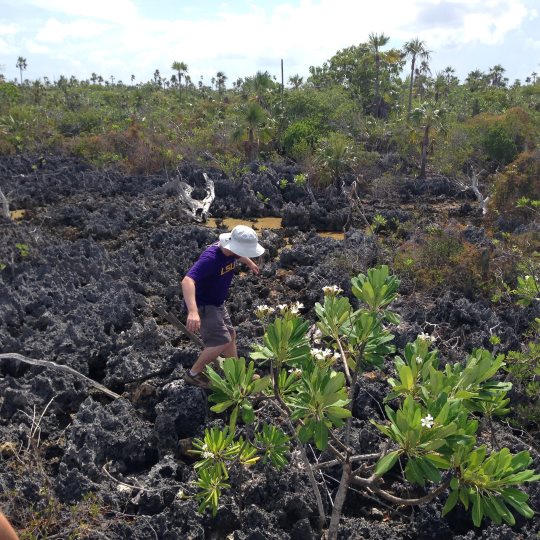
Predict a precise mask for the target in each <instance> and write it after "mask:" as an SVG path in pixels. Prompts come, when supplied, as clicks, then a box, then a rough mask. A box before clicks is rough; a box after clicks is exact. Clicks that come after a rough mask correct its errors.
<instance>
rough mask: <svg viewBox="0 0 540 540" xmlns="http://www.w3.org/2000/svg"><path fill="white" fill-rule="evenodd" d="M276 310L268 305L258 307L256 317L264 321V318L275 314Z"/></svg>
mask: <svg viewBox="0 0 540 540" xmlns="http://www.w3.org/2000/svg"><path fill="white" fill-rule="evenodd" d="M274 311H275V309H274V308H273V307H270V306H267V305H266V304H261V305H260V306H257V307H256V308H255V315H256V316H257V317H258V318H259V319H263V318H264V317H267V316H268V315H271V314H272V313H274Z"/></svg>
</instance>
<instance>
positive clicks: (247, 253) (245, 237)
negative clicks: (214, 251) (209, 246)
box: [219, 225, 264, 257]
mask: <svg viewBox="0 0 540 540" xmlns="http://www.w3.org/2000/svg"><path fill="white" fill-rule="evenodd" d="M219 245H220V246H221V247H222V248H225V249H228V250H230V251H232V252H233V253H234V254H235V255H239V256H240V257H259V256H260V255H262V254H263V253H264V248H263V247H262V246H261V245H260V244H259V242H258V240H257V233H256V232H255V231H254V230H253V229H252V228H251V227H248V226H246V225H237V226H236V227H235V228H234V229H233V230H232V231H231V232H230V233H223V234H220V235H219Z"/></svg>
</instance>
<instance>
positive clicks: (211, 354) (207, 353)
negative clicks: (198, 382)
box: [191, 343, 236, 375]
mask: <svg viewBox="0 0 540 540" xmlns="http://www.w3.org/2000/svg"><path fill="white" fill-rule="evenodd" d="M230 345H231V343H225V344H224V345H218V346H217V347H206V348H205V349H203V350H202V352H201V354H200V356H199V358H197V361H196V362H195V363H194V364H193V367H192V368H191V373H192V374H194V375H197V374H198V373H200V372H201V371H203V370H204V368H205V367H206V366H207V365H208V364H210V363H211V362H214V361H215V360H216V359H217V357H218V356H219V355H220V354H221V353H223V351H224V350H225V349H226V348H227V347H229V346H230ZM235 347H236V346H235Z"/></svg>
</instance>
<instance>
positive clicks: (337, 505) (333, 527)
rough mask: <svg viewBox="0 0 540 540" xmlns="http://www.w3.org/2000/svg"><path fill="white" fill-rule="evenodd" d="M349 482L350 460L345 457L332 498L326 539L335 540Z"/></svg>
mask: <svg viewBox="0 0 540 540" xmlns="http://www.w3.org/2000/svg"><path fill="white" fill-rule="evenodd" d="M350 483H351V462H350V461H349V459H348V458H347V461H346V462H345V463H344V464H343V471H342V472H341V480H340V482H339V488H338V492H337V494H336V498H335V500H334V509H333V510H332V517H331V518H330V527H329V529H328V540H336V539H337V534H338V529H339V522H340V520H341V513H342V511H343V505H344V504H345V499H346V497H347V491H348V489H349V484H350Z"/></svg>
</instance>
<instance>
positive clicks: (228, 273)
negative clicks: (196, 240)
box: [186, 243, 236, 306]
mask: <svg viewBox="0 0 540 540" xmlns="http://www.w3.org/2000/svg"><path fill="white" fill-rule="evenodd" d="M235 267H236V258H235V257H227V256H226V255H225V254H224V253H223V251H221V249H219V244H217V243H216V244H212V245H211V246H210V247H207V248H206V249H205V250H204V251H203V252H202V253H201V256H200V257H199V259H198V260H197V262H196V263H195V264H194V265H193V266H192V267H191V268H190V269H189V271H188V273H187V274H186V275H187V276H189V277H190V278H191V279H192V280H193V281H194V282H195V300H196V302H197V306H208V305H210V306H221V304H223V302H225V300H226V299H227V295H228V293H229V287H230V285H231V281H232V278H233V276H234V269H235Z"/></svg>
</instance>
